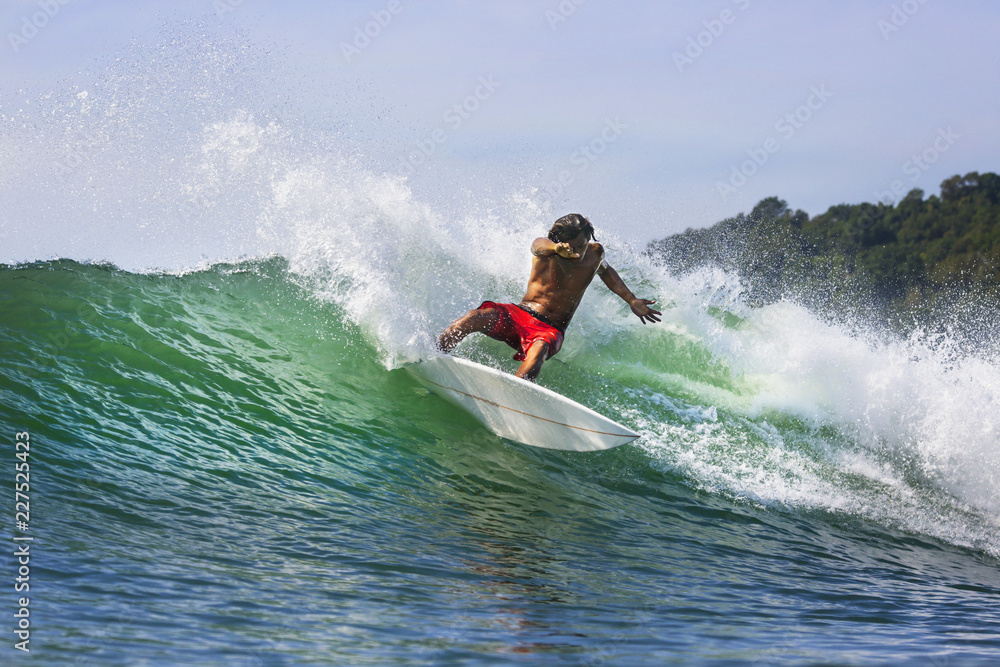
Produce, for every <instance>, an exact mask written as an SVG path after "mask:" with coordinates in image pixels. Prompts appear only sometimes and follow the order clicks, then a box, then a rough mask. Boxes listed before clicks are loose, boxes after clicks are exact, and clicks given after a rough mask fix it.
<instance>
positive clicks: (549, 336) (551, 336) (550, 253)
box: [438, 213, 660, 380]
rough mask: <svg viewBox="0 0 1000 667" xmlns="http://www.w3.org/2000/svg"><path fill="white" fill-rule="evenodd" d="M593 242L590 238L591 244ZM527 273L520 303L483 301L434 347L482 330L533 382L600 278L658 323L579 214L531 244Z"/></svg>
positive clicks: (520, 374) (645, 317)
mask: <svg viewBox="0 0 1000 667" xmlns="http://www.w3.org/2000/svg"><path fill="white" fill-rule="evenodd" d="M592 241H594V242H592ZM531 254H532V255H533V257H532V260H531V276H530V277H529V278H528V290H527V292H526V293H525V295H524V298H523V299H521V303H519V304H513V303H495V302H493V301H484V302H483V303H482V304H480V305H479V307H478V308H475V309H473V310H470V311H469V312H468V313H466V314H465V315H463V316H462V317H460V318H458V319H457V320H455V321H454V322H452V323H451V324H450V325H449V326H448V328H447V329H445V330H444V332H443V333H442V334H441V335H440V336H439V337H438V348H440V349H441V351H443V352H451V351H452V350H453V349H454V348H455V346H456V345H458V344H459V343H460V342H461V341H462V339H464V338H465V337H466V336H468V335H469V334H471V333H476V332H479V333H483V334H486V335H487V336H489V337H490V338H494V339H496V340H499V341H502V342H504V343H507V344H508V345H510V346H511V347H512V348H514V349H515V350H518V353H517V354H515V355H514V359H516V360H518V361H520V362H521V365H520V367H518V369H517V372H516V373H515V375H517V376H518V377H521V378H524V379H526V380H534V379H535V378H536V377H538V373H539V372H540V371H541V370H542V364H544V363H545V361H546V360H547V359H549V358H550V357H552V356H553V355H554V354H555V353H556V352H558V351H559V348H561V347H562V342H563V336H564V334H565V331H566V327H567V326H568V325H569V322H570V320H571V319H573V314H574V313H575V312H576V309H577V307H578V306H579V305H580V300H581V299H582V298H583V294H584V292H586V291H587V287H588V286H589V285H590V283H591V281H592V280H593V279H594V276H595V275H597V276H600V277H601V280H602V281H604V284H605V285H607V286H608V289H610V290H611V291H612V292H614V293H615V294H617V295H618V296H619V297H621V298H622V299H623V300H624V301H625V302H626V303H627V304H628V305H629V307H630V308H631V309H632V312H633V313H635V314H636V316H638V318H639V319H640V320H641V321H642V323H643V324H645V323H646V321H647V320H648V321H650V322H659V321H660V317H659V316H660V313H659V311H656V310H653V309H652V308H650V307H649V306H651V305H652V304H654V303H656V301H650V300H648V299H639V298H637V297H636V296H635V295H634V294H632V291H631V290H629V288H628V287H627V286H626V285H625V282H624V281H623V280H622V279H621V276H619V275H618V272H617V271H615V270H614V269H613V268H611V266H609V265H608V263H607V262H606V261H605V259H604V248H603V247H602V246H601V244H600V243H597V242H596V240H595V239H594V227H593V225H591V224H590V221H589V220H587V219H586V218H585V217H583V216H582V215H580V214H578V213H570V214H569V215H565V216H563V217H561V218H559V219H558V220H556V221H555V224H553V225H552V229H550V230H549V233H548V237H547V238H537V239H535V241H534V243H532V244H531Z"/></svg>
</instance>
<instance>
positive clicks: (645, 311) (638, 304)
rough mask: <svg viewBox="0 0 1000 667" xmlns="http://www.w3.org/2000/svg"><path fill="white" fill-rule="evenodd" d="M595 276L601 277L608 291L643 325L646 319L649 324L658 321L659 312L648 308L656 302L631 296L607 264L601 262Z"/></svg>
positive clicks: (630, 291) (626, 287)
mask: <svg viewBox="0 0 1000 667" xmlns="http://www.w3.org/2000/svg"><path fill="white" fill-rule="evenodd" d="M597 275H599V276H600V277H601V280H603V281H604V284H605V285H607V286H608V289H609V290H611V291H612V292H614V293H615V294H617V295H618V296H619V297H621V299H622V300H623V301H624V302H625V303H627V304H628V305H629V308H631V309H632V312H633V313H635V314H636V316H638V318H639V320H640V321H641V322H642V323H643V324H645V323H646V320H647V319H648V320H649V321H650V322H659V321H660V311H658V310H653V309H652V308H650V306H651V305H653V304H654V303H656V301H650V300H649V299H639V298H637V297H636V295H635V294H632V290H630V289H629V288H628V286H627V285H626V284H625V281H624V280H622V277H621V276H619V275H618V272H617V271H615V270H614V269H613V268H611V265H610V264H608V263H607V262H604V261H602V262H601V268H599V269H598V270H597Z"/></svg>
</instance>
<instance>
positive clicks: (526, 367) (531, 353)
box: [514, 340, 549, 382]
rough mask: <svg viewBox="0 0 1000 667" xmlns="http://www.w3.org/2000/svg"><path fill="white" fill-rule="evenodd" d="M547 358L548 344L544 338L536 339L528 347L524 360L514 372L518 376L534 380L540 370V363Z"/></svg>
mask: <svg viewBox="0 0 1000 667" xmlns="http://www.w3.org/2000/svg"><path fill="white" fill-rule="evenodd" d="M548 358H549V344H548V343H546V342H545V341H544V340H536V341H535V342H534V343H532V344H531V347H529V348H528V353H527V354H525V355H524V361H522V362H521V365H520V366H519V367H518V369H517V372H516V373H514V375H516V376H517V377H519V378H524V379H525V380H531V381H532V382H534V380H535V378H536V377H538V374H539V373H540V372H541V371H542V364H544V363H545V360H546V359H548Z"/></svg>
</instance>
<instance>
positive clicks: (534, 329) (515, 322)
mask: <svg viewBox="0 0 1000 667" xmlns="http://www.w3.org/2000/svg"><path fill="white" fill-rule="evenodd" d="M484 308H493V309H494V310H496V311H497V313H499V315H500V317H498V318H497V323H496V324H495V325H493V328H492V329H490V330H489V331H488V332H486V335H487V336H489V337H490V338H493V339H494V340H498V341H501V342H503V343H507V344H508V345H510V346H511V347H512V348H514V349H515V350H520V351H519V352H518V353H517V354H515V355H514V359H515V360H517V361H524V358H525V355H526V354H528V349H529V348H530V347H531V345H532V344H533V343H534V342H535V341H538V340H543V341H545V342H546V343H548V344H549V355H548V356H547V357H546V359H550V358H552V356H553V355H555V353H556V352H558V351H559V348H561V347H562V342H563V332H562V331H559V329H556V328H555V327H554V326H552V325H551V324H548V323H546V322H543V321H541V320H540V319H538V318H537V317H535V316H533V315H531V314H530V313H528V312H527V311H526V310H521V309H520V308H518V307H517V306H516V305H514V304H513V303H494V302H493V301H483V303H482V304H480V306H479V310H482V309H484Z"/></svg>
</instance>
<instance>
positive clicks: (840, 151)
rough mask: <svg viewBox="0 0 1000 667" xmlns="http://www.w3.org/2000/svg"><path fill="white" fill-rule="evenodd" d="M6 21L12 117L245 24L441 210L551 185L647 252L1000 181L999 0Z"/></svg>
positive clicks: (209, 1) (370, 5) (212, 9)
mask: <svg viewBox="0 0 1000 667" xmlns="http://www.w3.org/2000/svg"><path fill="white" fill-rule="evenodd" d="M64 1H65V0H64ZM46 8H48V13H49V14H50V15H51V16H46V17H45V18H44V19H43V18H41V15H40V14H39V12H44V10H45V9H46ZM33 20H34V22H35V24H36V25H35V26H34V27H36V28H37V30H34V31H33V30H32V29H31V28H30V27H28V24H29V23H30V22H31V21H33ZM379 21H381V24H379ZM38 24H40V26H39V25H38ZM0 28H2V33H3V36H4V37H3V43H2V44H0V111H3V110H4V109H6V110H7V111H10V110H11V109H14V108H16V107H18V106H19V105H20V104H21V103H22V101H23V99H27V98H33V99H37V98H39V97H40V96H44V95H45V94H46V93H47V92H54V93H55V94H56V95H57V96H58V93H59V91H60V90H65V89H69V88H71V87H74V86H75V87H77V88H82V89H86V88H87V86H88V85H91V84H92V81H93V80H94V79H96V78H99V77H101V76H105V77H106V76H107V72H108V71H112V72H114V71H115V69H116V68H123V67H125V66H124V65H122V64H120V63H121V62H123V61H127V60H128V59H129V58H134V57H135V53H137V52H141V51H142V49H143V48H144V47H148V49H149V50H150V51H152V50H154V47H156V49H159V50H160V51H161V52H163V47H164V44H165V43H166V44H168V45H169V40H167V41H166V42H165V41H164V40H165V39H166V38H165V35H166V36H171V39H176V40H178V41H179V42H181V43H183V44H186V45H187V49H188V50H189V51H190V49H191V48H192V45H194V47H193V48H197V45H198V44H199V43H202V42H204V43H206V44H208V43H213V42H216V41H218V40H221V39H224V38H226V39H229V38H232V36H233V35H237V36H238V39H240V40H243V41H244V43H247V44H250V45H252V46H253V48H254V49H255V50H256V51H255V52H256V53H257V55H256V56H255V57H254V59H253V64H252V67H253V68H254V69H255V70H256V71H254V72H250V73H249V74H246V73H245V74H244V76H246V77H247V79H246V82H245V83H243V84H241V85H242V86H243V87H244V88H250V89H254V88H256V87H257V86H259V90H255V91H253V92H256V93H259V96H258V97H257V98H256V99H257V100H258V101H259V103H260V104H261V105H262V107H267V108H271V109H274V108H278V107H279V106H280V104H279V103H277V102H275V99H271V98H273V97H274V87H275V82H279V86H278V87H279V88H281V89H282V90H281V94H282V95H284V98H283V100H284V102H283V103H284V104H290V105H291V107H292V108H294V109H295V111H294V112H293V113H294V115H295V116H296V117H297V119H298V121H300V122H302V123H305V124H307V125H308V124H311V125H312V126H315V127H316V129H317V131H320V130H322V131H325V132H336V133H337V134H338V135H339V136H342V137H343V138H344V141H345V142H346V143H347V144H349V145H350V146H351V150H352V151H354V152H356V153H359V154H361V155H362V156H363V160H364V162H365V164H366V167H368V168H371V169H372V170H374V171H376V172H378V171H384V172H386V173H396V174H400V175H407V177H408V183H409V184H410V186H411V188H412V189H413V192H414V196H415V197H417V198H418V199H422V200H426V201H430V202H434V201H446V200H447V198H448V196H449V192H450V191H451V190H452V189H454V188H463V189H465V190H467V191H468V190H471V191H472V192H473V193H482V196H483V197H484V198H487V199H489V198H502V197H504V196H507V195H509V194H510V193H511V192H515V191H516V192H519V193H531V192H533V194H532V196H534V197H536V198H538V199H539V200H540V201H547V202H549V203H550V205H551V206H552V211H553V212H554V213H558V214H562V213H564V212H568V211H579V212H581V213H584V214H586V215H589V216H590V217H591V218H592V219H593V220H594V221H595V223H597V224H598V225H599V226H601V225H602V224H603V225H604V226H610V227H613V228H614V229H615V230H616V232H617V233H619V234H620V235H621V236H623V237H625V238H628V239H631V240H634V241H636V242H645V241H648V240H650V239H654V238H660V237H662V236H664V235H666V234H668V233H672V232H676V231H680V230H683V229H684V228H686V227H692V226H693V227H700V226H705V225H709V224H712V223H714V222H716V221H718V220H720V219H722V218H724V217H727V216H731V215H734V214H736V213H738V212H740V211H749V210H750V209H751V208H752V207H753V205H754V204H755V203H756V202H757V201H759V200H760V199H762V198H764V197H767V196H771V195H778V196H780V197H782V198H784V199H786V200H787V201H788V202H789V204H790V205H791V206H792V207H793V208H803V209H805V210H806V211H808V212H809V213H810V214H817V213H820V212H822V211H824V210H826V208H827V207H829V206H831V205H834V204H838V203H844V202H847V203H855V202H861V201H874V200H875V199H876V198H878V197H882V196H886V195H888V194H891V191H892V189H893V187H894V186H895V188H896V191H897V192H899V191H904V192H905V191H908V190H909V189H911V188H913V187H919V188H922V189H924V190H925V191H927V192H928V193H933V192H937V190H938V185H939V184H940V182H941V180H943V179H944V178H947V177H949V176H951V175H953V174H956V173H966V172H970V171H996V170H997V169H1000V159H998V158H1000V89H998V87H997V85H996V80H997V79H996V73H997V72H1000V48H997V38H998V36H1000V3H996V2H988V1H987V0H964V1H963V0H958V1H952V2H947V3H946V2H943V0H924V1H923V2H921V1H920V0H907V1H906V2H898V1H897V2H888V1H885V2H883V1H879V0H846V1H841V2H832V1H827V2H824V1H818V0H817V1H801V0H799V1H796V2H793V1H791V0H786V1H781V0H777V1H774V2H763V1H762V0H714V1H711V2H666V1H665V2H652V1H634V2H610V1H609V0H583V1H580V0H561V1H560V0H548V1H545V0H539V1H537V2H529V1H520V0H503V1H500V0H495V1H488V0H475V1H473V0H441V1H433V0H423V1H421V2H416V1H415V0H398V2H395V1H392V0H378V1H373V2H367V1H343V2H302V1H299V2H296V1H294V0H293V1H289V2H280V3H279V2H264V1H263V0H242V2H241V1H239V0H180V1H174V2H167V1H166V0H149V1H144V2H142V1H140V2H124V1H120V0H119V1H115V0H69V2H67V3H66V4H65V5H63V4H60V2H59V0H51V2H28V1H25V0H15V1H12V2H6V3H4V4H3V7H2V8H0ZM366 29H367V31H368V33H369V35H366V36H364V37H359V35H363V34H364V31H365V30H366ZM12 35H13V36H12ZM26 35H30V37H28V36H26ZM22 38H23V39H22ZM366 38H367V39H366ZM345 45H348V47H349V48H347V49H346V52H345ZM167 51H169V48H168V49H167ZM262 54H263V55H262ZM247 99H250V100H251V101H250V102H247ZM253 99H254V97H253V96H252V95H248V96H247V97H246V98H244V99H242V100H239V101H238V102H234V106H246V105H247V104H250V105H253V104H254V102H253V101H252V100H253ZM225 105H226V102H225V100H216V101H215V103H214V108H215V109H218V110H220V111H219V112H220V113H223V112H224V111H225ZM456 105H458V109H456ZM249 111H250V112H255V109H253V108H251V109H249ZM428 142H430V143H428ZM421 146H424V147H425V149H426V148H427V147H432V148H433V151H432V154H431V155H430V156H429V157H426V158H425V159H421V157H420V150H421V149H420V147H421ZM588 149H589V150H588ZM914 158H916V160H915V159H914ZM408 159H409V162H410V164H411V166H412V164H413V163H415V162H419V164H418V165H417V167H416V168H414V169H412V170H411V169H410V168H409V167H408V166H407V161H408ZM411 171H412V173H410V172H411ZM560 179H562V183H560ZM474 196H475V195H474ZM0 224H8V225H9V224H10V223H9V221H8V222H7V223H4V222H2V221H0ZM8 241H9V239H8ZM0 259H4V258H0Z"/></svg>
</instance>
